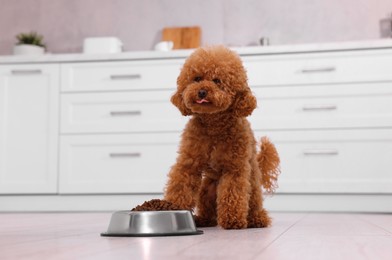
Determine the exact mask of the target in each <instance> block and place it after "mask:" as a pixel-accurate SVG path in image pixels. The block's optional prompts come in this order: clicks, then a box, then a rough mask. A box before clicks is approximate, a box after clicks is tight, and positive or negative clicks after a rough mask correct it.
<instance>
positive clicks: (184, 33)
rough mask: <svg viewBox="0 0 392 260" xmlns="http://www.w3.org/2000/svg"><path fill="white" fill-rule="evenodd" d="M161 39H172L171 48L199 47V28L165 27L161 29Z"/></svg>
mask: <svg viewBox="0 0 392 260" xmlns="http://www.w3.org/2000/svg"><path fill="white" fill-rule="evenodd" d="M162 41H172V42H173V43H174V46H173V49H193V48H197V47H200V43H201V29H200V27H198V26H194V27H165V28H163V31H162Z"/></svg>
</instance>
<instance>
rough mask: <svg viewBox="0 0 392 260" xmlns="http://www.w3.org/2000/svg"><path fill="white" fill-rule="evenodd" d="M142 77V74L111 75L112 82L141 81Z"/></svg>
mask: <svg viewBox="0 0 392 260" xmlns="http://www.w3.org/2000/svg"><path fill="white" fill-rule="evenodd" d="M141 78H142V75H140V74H126V75H110V79H111V80H130V79H131V80H133V79H141Z"/></svg>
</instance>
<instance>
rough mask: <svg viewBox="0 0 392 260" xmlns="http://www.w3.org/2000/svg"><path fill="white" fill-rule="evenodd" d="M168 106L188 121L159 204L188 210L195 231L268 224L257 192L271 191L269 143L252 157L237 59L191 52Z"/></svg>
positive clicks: (273, 169)
mask: <svg viewBox="0 0 392 260" xmlns="http://www.w3.org/2000/svg"><path fill="white" fill-rule="evenodd" d="M177 85H178V88H177V91H176V93H175V94H174V95H173V96H172V98H171V101H172V103H173V104H174V105H175V106H176V107H177V108H178V109H179V110H180V111H181V113H182V115H184V116H191V118H190V120H189V122H188V123H187V125H186V127H185V130H184V132H183V135H182V141H181V144H180V148H179V155H178V158H177V161H176V163H175V165H174V166H173V167H172V168H171V171H170V173H169V180H168V183H167V187H166V190H165V195H164V198H165V200H166V201H168V202H170V203H173V204H174V205H177V206H178V207H179V208H182V209H189V210H192V209H194V208H195V206H196V218H195V220H196V224H197V226H201V227H207V226H216V225H219V226H221V227H223V228H224V229H242V228H261V227H267V226H269V225H270V223H271V220H270V217H269V216H268V213H267V211H266V210H265V209H264V208H263V198H262V190H261V186H263V187H264V189H265V190H266V191H267V192H273V190H274V189H275V187H276V182H277V177H278V174H279V156H278V154H277V151H276V149H275V147H274V145H273V144H272V143H271V142H270V141H269V140H268V139H267V138H265V137H264V138H262V140H261V147H260V152H258V153H257V151H256V146H257V144H256V140H255V138H254V135H253V132H252V130H251V127H250V124H249V122H248V120H247V119H246V117H247V116H249V115H250V114H251V113H252V111H253V110H254V109H255V108H256V98H255V97H254V96H253V94H252V92H251V90H250V88H249V86H248V84H247V75H246V71H245V69H244V67H243V65H242V62H241V59H240V57H239V56H238V55H237V54H236V53H235V52H233V51H231V50H229V49H227V48H225V47H223V46H214V47H206V48H199V49H197V50H196V51H194V52H193V53H192V54H191V55H190V56H189V58H188V59H187V60H186V61H185V64H184V66H183V68H182V70H181V73H180V75H179V77H178V79H177Z"/></svg>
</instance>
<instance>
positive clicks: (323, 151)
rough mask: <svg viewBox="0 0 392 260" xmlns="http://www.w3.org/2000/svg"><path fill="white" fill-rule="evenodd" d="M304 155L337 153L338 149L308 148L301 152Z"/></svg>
mask: <svg viewBox="0 0 392 260" xmlns="http://www.w3.org/2000/svg"><path fill="white" fill-rule="evenodd" d="M303 154H304V155H305V156H312V155H316V156H317V155H339V151H338V150H335V149H309V150H305V151H304V152H303Z"/></svg>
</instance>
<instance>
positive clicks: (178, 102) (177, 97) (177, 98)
mask: <svg viewBox="0 0 392 260" xmlns="http://www.w3.org/2000/svg"><path fill="white" fill-rule="evenodd" d="M170 101H171V102H172V103H173V105H175V106H176V107H177V108H178V110H180V112H181V114H182V115H183V116H189V115H192V111H191V110H190V109H189V108H187V107H186V106H185V102H184V99H183V98H182V93H180V91H179V90H177V91H176V93H174V95H173V96H172V97H171V99H170Z"/></svg>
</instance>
